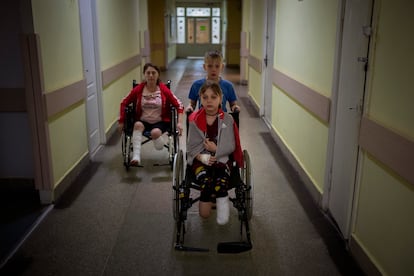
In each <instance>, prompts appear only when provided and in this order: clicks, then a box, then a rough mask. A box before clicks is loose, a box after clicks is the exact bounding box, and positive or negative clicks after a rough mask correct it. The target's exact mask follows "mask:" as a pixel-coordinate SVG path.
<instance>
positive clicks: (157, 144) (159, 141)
mask: <svg viewBox="0 0 414 276" xmlns="http://www.w3.org/2000/svg"><path fill="white" fill-rule="evenodd" d="M153 142H154V147H155V149H156V150H162V149H163V148H164V145H165V142H164V138H163V137H162V135H161V136H160V137H158V138H157V139H154V140H153Z"/></svg>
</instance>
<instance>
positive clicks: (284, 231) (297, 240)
mask: <svg viewBox="0 0 414 276" xmlns="http://www.w3.org/2000/svg"><path fill="white" fill-rule="evenodd" d="M202 76H204V73H203V70H202V61H200V60H176V61H175V62H173V63H172V64H171V66H170V67H169V69H168V71H166V72H163V76H162V79H164V80H165V79H171V80H172V89H173V90H174V91H175V93H176V94H177V96H178V97H179V98H180V99H181V100H182V101H183V102H184V104H185V105H187V104H188V100H187V94H188V90H189V87H190V85H191V82H192V80H194V79H195V78H200V77H202ZM224 76H225V77H226V76H229V78H231V79H232V80H234V84H235V88H236V90H237V92H238V97H239V104H240V106H241V108H242V112H241V114H240V135H241V142H242V147H243V148H244V149H246V150H248V152H249V154H250V157H251V164H252V168H253V184H254V209H253V210H254V215H253V218H252V220H251V228H252V229H251V230H252V240H253V249H252V250H251V251H248V252H244V253H241V254H219V253H217V252H216V251H215V247H216V244H217V243H218V242H219V241H227V240H234V239H237V238H238V236H239V234H238V232H239V229H238V228H239V227H238V220H237V218H236V217H235V215H233V214H234V210H233V213H232V217H231V220H230V224H228V225H226V226H218V225H217V224H216V223H215V218H214V216H213V217H212V218H211V219H208V220H205V221H203V220H202V219H201V218H200V217H199V216H198V214H197V206H194V207H192V209H190V212H189V215H188V220H187V223H188V224H187V233H186V243H187V244H189V245H197V246H202V247H208V248H210V249H211V250H210V251H209V252H207V253H194V252H177V251H175V250H174V249H173V242H174V221H173V216H172V188H171V186H172V172H171V170H170V168H169V167H168V166H167V167H154V166H152V164H154V163H157V162H159V161H160V160H163V159H165V158H167V156H166V154H167V153H166V151H163V152H155V151H153V149H152V146H151V145H146V146H144V147H143V152H142V159H143V165H144V168H138V169H132V170H131V171H130V172H126V171H125V169H124V167H123V165H122V161H121V146H120V139H119V137H118V136H117V135H115V137H113V139H112V140H111V141H109V143H108V144H107V145H106V146H105V147H104V149H103V150H102V151H101V152H100V153H99V154H98V156H97V158H96V160H94V162H92V163H91V165H90V167H89V168H88V169H87V170H86V171H85V172H83V173H82V174H81V175H80V177H79V178H78V179H77V180H76V183H75V184H74V185H73V187H72V188H71V189H70V190H69V191H68V192H67V193H66V194H65V196H64V197H63V198H62V199H61V201H60V202H58V203H57V204H56V205H55V208H54V209H53V210H51V211H50V212H49V214H48V215H47V216H46V217H45V219H44V220H43V221H42V222H41V223H40V224H39V226H38V227H37V228H36V229H35V230H34V231H33V233H32V234H31V235H30V237H29V238H28V239H27V240H26V241H25V243H24V244H23V245H22V246H21V247H20V249H19V250H18V251H17V253H16V254H15V255H14V257H13V258H12V259H11V260H10V261H9V262H8V263H7V265H6V266H5V267H4V268H3V270H2V271H1V273H2V275H3V273H4V274H5V275H7V274H9V275H236V274H237V275H362V273H361V271H360V270H359V269H358V267H357V265H356V264H355V263H354V262H353V260H352V259H351V258H350V256H349V255H348V253H347V251H346V250H345V248H344V244H343V242H342V241H341V239H340V238H339V236H338V235H337V233H336V232H335V230H334V228H333V227H332V226H331V224H330V223H329V221H328V220H327V219H326V218H325V216H324V215H323V214H322V213H321V212H320V210H319V209H318V208H317V206H316V205H315V204H314V202H313V201H312V200H311V198H310V196H309V195H308V193H307V191H306V190H305V189H304V186H303V184H302V183H301V182H300V180H299V178H298V176H297V174H296V173H295V172H294V171H293V170H292V168H291V167H290V166H289V164H288V163H287V161H286V160H285V158H284V157H283V156H282V154H281V152H280V150H279V149H278V148H277V146H276V145H275V143H274V142H273V140H272V138H271V135H270V133H269V131H268V129H267V127H266V125H265V124H264V123H263V122H262V121H261V119H260V118H259V116H258V114H257V113H256V111H255V109H254V108H253V107H252V105H251V103H250V101H249V98H248V96H247V95H246V90H247V89H246V86H241V85H238V82H237V79H238V78H237V71H234V70H229V69H227V70H225V74H224ZM181 144H182V146H183V148H184V147H185V142H184V141H183V139H182V141H181Z"/></svg>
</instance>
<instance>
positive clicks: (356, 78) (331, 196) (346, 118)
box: [324, 0, 373, 239]
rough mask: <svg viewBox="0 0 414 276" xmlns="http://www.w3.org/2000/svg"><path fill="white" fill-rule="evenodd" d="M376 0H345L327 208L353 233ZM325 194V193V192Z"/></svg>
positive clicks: (345, 232) (343, 228) (345, 233)
mask: <svg viewBox="0 0 414 276" xmlns="http://www.w3.org/2000/svg"><path fill="white" fill-rule="evenodd" d="M372 1H373V0H368V1H360V0H350V1H346V6H345V14H344V23H343V24H344V26H343V35H342V52H341V61H340V72H339V83H338V84H339V85H338V95H337V110H336V120H335V121H334V127H335V136H334V143H333V158H332V169H331V170H332V171H331V173H332V175H331V183H330V186H329V191H328V195H327V196H328V199H327V200H328V209H329V212H330V213H331V215H332V217H333V218H334V219H335V221H336V223H337V225H338V227H339V229H340V230H341V232H342V234H343V236H344V238H345V239H348V237H349V235H350V225H351V215H352V206H353V198H354V188H355V183H356V174H357V163H358V135H359V126H360V121H361V116H362V106H363V100H364V90H365V79H366V65H367V59H368V48H369V41H370V32H371V31H370V30H371V28H370V26H371V16H372V8H373V2H372ZM324 197H325V194H324Z"/></svg>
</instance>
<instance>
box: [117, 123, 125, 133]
mask: <svg viewBox="0 0 414 276" xmlns="http://www.w3.org/2000/svg"><path fill="white" fill-rule="evenodd" d="M123 130H124V123H118V132H119V133H122V131H123Z"/></svg>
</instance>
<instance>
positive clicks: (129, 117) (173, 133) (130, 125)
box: [122, 80, 179, 171]
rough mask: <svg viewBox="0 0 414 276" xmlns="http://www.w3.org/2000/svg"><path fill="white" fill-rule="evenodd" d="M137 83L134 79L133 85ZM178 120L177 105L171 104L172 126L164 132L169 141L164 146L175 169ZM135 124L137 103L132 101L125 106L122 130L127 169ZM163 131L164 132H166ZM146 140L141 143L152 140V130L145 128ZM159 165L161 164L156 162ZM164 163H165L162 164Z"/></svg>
mask: <svg viewBox="0 0 414 276" xmlns="http://www.w3.org/2000/svg"><path fill="white" fill-rule="evenodd" d="M136 85H137V83H136V81H135V80H133V82H132V86H133V87H135V86H136ZM166 85H167V87H168V88H169V89H170V88H171V80H168V81H167V83H166ZM177 121H178V112H177V110H176V108H175V107H173V106H171V120H170V127H169V129H168V130H167V131H166V132H164V133H167V136H168V142H167V143H166V144H165V145H164V147H165V148H166V149H167V150H168V164H165V165H169V166H170V167H171V170H172V169H173V163H174V156H175V154H176V153H177V151H178V147H179V141H178V139H179V138H178V137H179V133H178V129H177ZM134 124H135V103H131V104H129V105H128V106H126V107H125V121H124V129H123V131H122V136H123V137H122V155H123V163H124V167H125V169H126V170H127V171H128V170H129V168H130V167H131V165H130V162H131V159H132V151H133V147H132V133H133V130H134ZM164 133H163V134H164ZM142 135H143V137H145V140H143V141H142V142H141V145H144V144H146V143H148V142H150V141H151V140H152V138H151V131H148V130H145V131H144V132H143V133H142ZM156 165H159V164H156ZM162 165H164V164H162Z"/></svg>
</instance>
